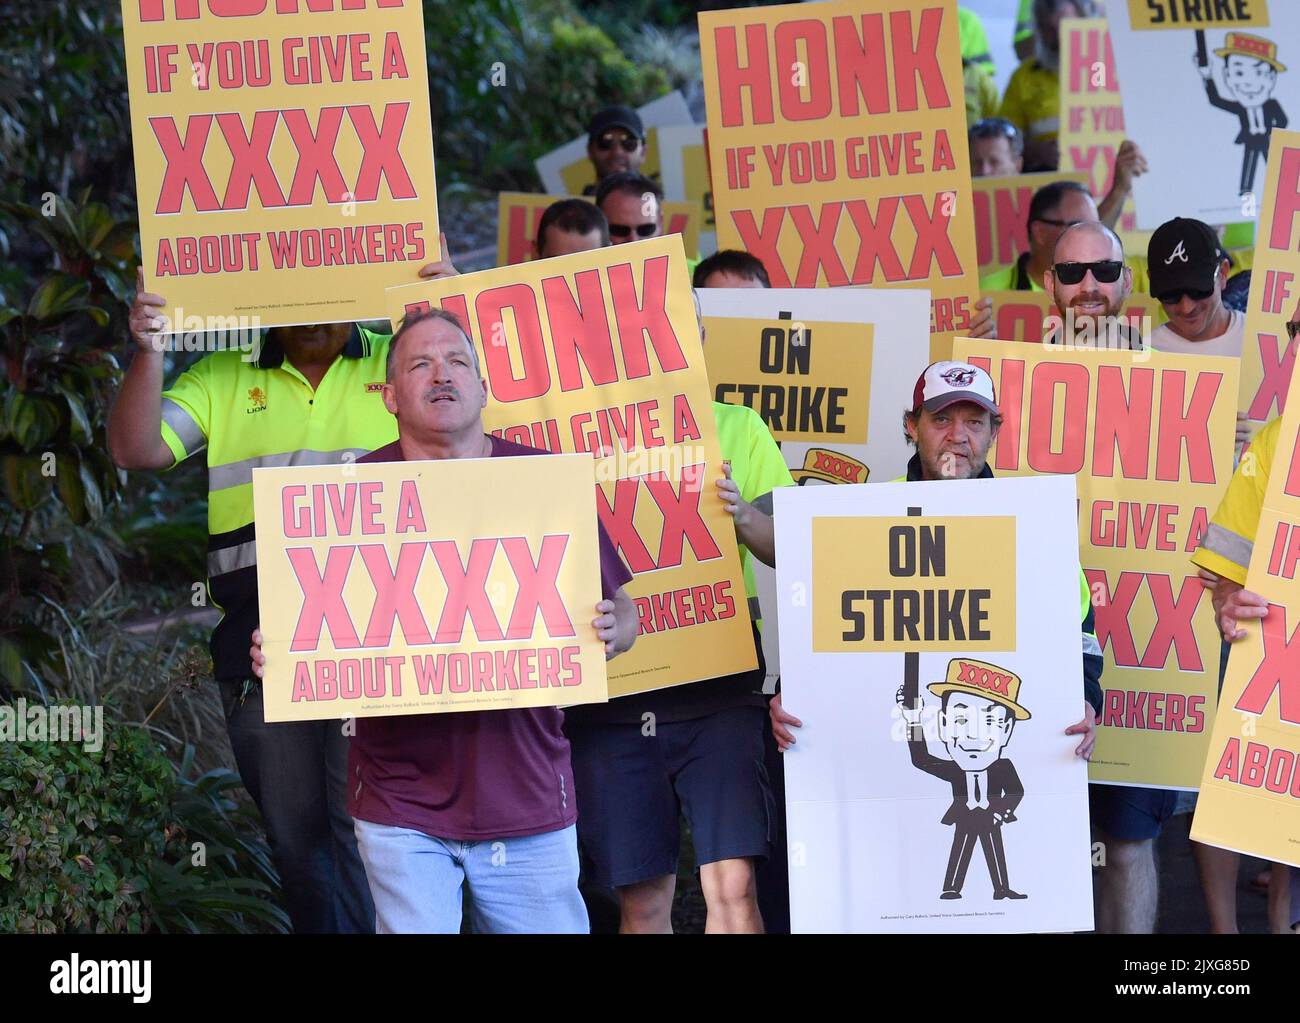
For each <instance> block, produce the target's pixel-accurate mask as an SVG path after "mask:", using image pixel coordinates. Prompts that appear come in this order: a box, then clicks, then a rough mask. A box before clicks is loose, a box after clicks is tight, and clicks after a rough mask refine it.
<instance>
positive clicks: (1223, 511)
mask: <svg viewBox="0 0 1300 1023" xmlns="http://www.w3.org/2000/svg"><path fill="white" fill-rule="evenodd" d="M1162 229H1163V228H1162ZM1153 240H1154V239H1153ZM1286 332H1287V336H1288V337H1289V338H1290V339H1291V351H1290V353H1288V354H1289V355H1290V356H1291V357H1294V356H1295V354H1296V351H1297V349H1298V348H1300V342H1297V340H1296V339H1297V338H1298V337H1300V306H1297V308H1296V310H1295V312H1294V313H1293V314H1292V316H1291V319H1290V321H1289V322H1287V324H1286ZM1281 426H1282V421H1281V419H1274V420H1273V421H1272V422H1270V423H1268V424H1266V425H1265V426H1264V427H1262V428H1261V429H1260V431H1259V433H1258V434H1256V436H1255V438H1254V440H1253V441H1251V442H1250V446H1249V447H1248V448H1247V449H1246V452H1245V453H1244V454H1243V455H1242V458H1241V461H1240V463H1239V464H1238V465H1237V469H1236V471H1235V472H1234V473H1233V475H1232V479H1231V480H1230V481H1229V483H1228V488H1227V490H1225V491H1224V494H1223V498H1222V499H1221V500H1220V502H1219V507H1218V509H1217V510H1216V511H1215V513H1214V517H1213V519H1212V520H1211V522H1210V525H1209V528H1208V529H1206V531H1205V534H1204V535H1203V536H1202V537H1201V544H1200V547H1198V548H1197V550H1196V553H1195V554H1193V555H1192V563H1193V564H1195V565H1196V566H1197V568H1198V569H1199V570H1200V572H1201V575H1202V577H1203V578H1205V579H1206V581H1207V583H1208V584H1209V585H1211V586H1212V588H1213V604H1214V615H1215V622H1216V624H1217V625H1218V627H1219V630H1220V632H1221V633H1222V634H1223V639H1224V642H1225V643H1234V642H1236V641H1238V640H1240V639H1242V638H1244V637H1245V636H1246V630H1244V629H1242V628H1241V622H1243V621H1251V620H1260V619H1263V618H1266V617H1267V616H1268V614H1269V613H1270V611H1269V602H1268V601H1267V600H1266V599H1265V598H1264V597H1262V596H1260V595H1259V594H1257V593H1253V592H1251V591H1250V590H1247V589H1246V588H1245V586H1246V573H1247V571H1248V570H1249V568H1250V559H1251V555H1252V553H1253V551H1254V546H1255V537H1256V534H1257V533H1258V530H1259V520H1260V516H1261V514H1262V512H1263V508H1264V495H1265V494H1266V493H1267V492H1268V481H1269V476H1270V475H1271V472H1272V468H1273V460H1274V457H1275V455H1276V452H1277V442H1278V435H1279V434H1280V433H1281ZM1220 685H1222V679H1221V680H1220ZM1192 848H1193V852H1194V853H1195V855H1196V861H1197V867H1198V869H1199V870H1200V873H1201V885H1202V888H1203V890H1204V892H1205V900H1206V906H1207V909H1208V910H1209V913H1210V925H1211V929H1212V930H1214V931H1215V932H1216V933H1235V932H1236V929H1237V904H1236V881H1237V872H1238V861H1239V857H1238V855H1237V854H1236V853H1234V852H1232V851H1231V850H1227V849H1219V848H1217V847H1214V846H1208V845H1203V844H1201V843H1195V842H1194V843H1193V844H1192ZM1269 873H1270V878H1269V884H1268V893H1269V909H1268V915H1269V927H1270V929H1271V930H1272V931H1273V932H1274V933H1279V934H1280V933H1286V931H1287V930H1288V929H1290V928H1292V927H1294V926H1295V925H1296V924H1297V923H1300V884H1296V883H1290V885H1289V887H1290V893H1289V903H1288V899H1287V887H1288V876H1287V875H1288V871H1287V868H1286V866H1285V865H1283V864H1279V863H1274V864H1273V865H1272V868H1271V870H1270V872H1269ZM1290 881H1291V882H1294V881H1295V878H1291V879H1290Z"/></svg>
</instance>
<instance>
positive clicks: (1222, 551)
mask: <svg viewBox="0 0 1300 1023" xmlns="http://www.w3.org/2000/svg"><path fill="white" fill-rule="evenodd" d="M1281 430H1282V420H1281V419H1274V420H1273V421H1272V422H1271V423H1269V424H1267V425H1266V426H1264V427H1263V428H1262V429H1261V430H1260V431H1259V433H1257V434H1256V435H1255V438H1254V440H1252V441H1251V442H1250V446H1249V447H1248V448H1247V449H1246V451H1245V452H1244V453H1243V454H1242V456H1241V461H1240V462H1238V463H1237V470H1236V472H1234V473H1233V474H1232V479H1231V480H1230V481H1229V482H1228V489H1227V490H1225V491H1224V492H1223V500H1221V501H1220V502H1219V507H1218V510H1217V511H1216V512H1215V513H1214V518H1213V519H1211V520H1210V525H1209V528H1207V529H1206V531H1205V535H1204V536H1203V537H1201V546H1200V547H1198V548H1197V549H1196V553H1195V554H1193V555H1192V563H1193V564H1195V565H1198V566H1200V567H1201V568H1208V569H1209V570H1210V571H1211V572H1214V573H1216V574H1218V575H1221V576H1224V577H1226V578H1228V579H1231V580H1232V581H1233V582H1235V583H1240V584H1241V585H1242V586H1245V585H1246V570H1247V569H1248V568H1249V567H1250V555H1251V552H1252V551H1253V550H1254V548H1255V532H1256V530H1258V529H1259V517H1260V514H1261V512H1262V511H1263V509H1264V493H1265V491H1267V490H1268V474H1269V472H1270V470H1271V469H1272V468H1273V455H1274V453H1275V452H1276V451H1277V436H1278V434H1279V433H1280V432H1281Z"/></svg>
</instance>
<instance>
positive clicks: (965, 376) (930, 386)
mask: <svg viewBox="0 0 1300 1023" xmlns="http://www.w3.org/2000/svg"><path fill="white" fill-rule="evenodd" d="M959 401H973V402H974V403H975V404H976V405H979V406H980V407H982V408H986V409H988V410H989V411H990V412H992V413H993V414H994V415H995V416H996V415H998V399H997V395H996V394H994V393H993V378H992V377H990V376H989V375H988V374H987V373H985V372H984V370H982V369H980V368H979V367H978V366H972V365H971V364H970V363H969V362H936V363H933V364H932V365H929V366H927V367H926V368H925V372H924V373H922V374H921V375H920V376H919V377H918V378H917V381H916V390H915V391H913V392H912V410H913V411H916V410H917V409H919V408H921V407H922V406H924V408H925V410H926V411H927V412H938V411H939V410H940V409H945V408H947V407H948V406H949V405H955V404H956V403H957V402H959Z"/></svg>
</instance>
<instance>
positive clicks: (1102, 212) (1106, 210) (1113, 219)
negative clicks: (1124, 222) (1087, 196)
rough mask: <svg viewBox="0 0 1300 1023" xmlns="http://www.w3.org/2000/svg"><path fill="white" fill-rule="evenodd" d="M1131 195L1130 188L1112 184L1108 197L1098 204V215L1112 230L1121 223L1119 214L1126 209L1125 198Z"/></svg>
mask: <svg viewBox="0 0 1300 1023" xmlns="http://www.w3.org/2000/svg"><path fill="white" fill-rule="evenodd" d="M1128 196H1129V189H1127V188H1125V189H1120V188H1119V187H1118V186H1117V185H1112V186H1111V189H1110V191H1109V192H1107V193H1106V198H1104V199H1102V201H1101V202H1100V203H1098V204H1097V216H1098V217H1099V218H1100V220H1101V222H1102V223H1103V224H1105V225H1106V226H1107V227H1109V228H1110V229H1111V230H1114V229H1115V225H1116V224H1118V223H1119V215H1120V213H1122V212H1123V210H1124V200H1125V199H1127V198H1128Z"/></svg>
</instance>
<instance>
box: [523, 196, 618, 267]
mask: <svg viewBox="0 0 1300 1023" xmlns="http://www.w3.org/2000/svg"><path fill="white" fill-rule="evenodd" d="M608 244H609V222H608V221H607V220H606V219H605V214H603V213H601V212H600V210H599V209H598V208H597V207H596V206H595V205H594V204H593V203H590V202H587V200H585V199H560V200H559V201H558V202H553V203H551V205H549V206H547V207H546V210H545V211H544V212H543V213H542V219H541V221H540V222H539V223H538V225H537V240H536V241H535V242H534V243H533V254H534V255H535V256H536V257H537V258H538V259H549V258H550V257H551V256H568V255H571V254H573V253H575V252H586V251H587V250H589V249H599V248H603V247H604V246H606V245H608Z"/></svg>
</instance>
